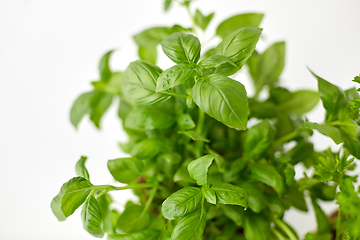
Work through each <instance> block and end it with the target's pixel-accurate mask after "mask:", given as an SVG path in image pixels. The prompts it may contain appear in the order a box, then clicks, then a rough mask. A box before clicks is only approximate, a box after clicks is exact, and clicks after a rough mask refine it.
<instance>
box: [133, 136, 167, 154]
mask: <svg viewBox="0 0 360 240" xmlns="http://www.w3.org/2000/svg"><path fill="white" fill-rule="evenodd" d="M166 140H167V139H166ZM165 142H166V141H165V140H164V139H161V138H147V139H144V140H142V141H141V142H139V143H137V144H135V146H133V148H132V149H131V157H133V158H138V159H151V158H154V157H155V156H156V155H158V154H159V153H161V152H162V151H164V147H165V145H166V144H165Z"/></svg>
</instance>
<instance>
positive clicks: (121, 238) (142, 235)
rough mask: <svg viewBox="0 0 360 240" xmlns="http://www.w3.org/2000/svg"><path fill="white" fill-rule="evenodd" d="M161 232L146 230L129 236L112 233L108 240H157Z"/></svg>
mask: <svg viewBox="0 0 360 240" xmlns="http://www.w3.org/2000/svg"><path fill="white" fill-rule="evenodd" d="M160 234H161V232H160V231H159V230H155V229H146V230H142V231H139V232H135V233H130V234H119V233H114V234H111V235H109V236H108V238H107V239H108V240H158V239H159V235H160Z"/></svg>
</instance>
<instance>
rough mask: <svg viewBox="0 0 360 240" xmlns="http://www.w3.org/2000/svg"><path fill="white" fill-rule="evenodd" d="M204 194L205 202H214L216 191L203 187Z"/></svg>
mask: <svg viewBox="0 0 360 240" xmlns="http://www.w3.org/2000/svg"><path fill="white" fill-rule="evenodd" d="M204 194H205V199H206V201H207V202H209V203H211V204H216V193H215V191H214V190H211V189H209V188H207V189H205V191H204Z"/></svg>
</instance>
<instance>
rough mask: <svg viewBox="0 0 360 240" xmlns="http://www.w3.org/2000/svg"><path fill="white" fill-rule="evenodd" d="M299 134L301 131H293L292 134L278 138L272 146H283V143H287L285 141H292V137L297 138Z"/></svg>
mask: <svg viewBox="0 0 360 240" xmlns="http://www.w3.org/2000/svg"><path fill="white" fill-rule="evenodd" d="M300 132H301V130H300V129H297V130H295V131H293V132H291V133H289V134H287V135H285V136H283V137H281V138H279V139H278V140H276V141H275V142H274V146H278V145H281V144H283V143H285V142H287V141H290V140H291V139H293V138H294V137H297V136H298V135H299V133H300Z"/></svg>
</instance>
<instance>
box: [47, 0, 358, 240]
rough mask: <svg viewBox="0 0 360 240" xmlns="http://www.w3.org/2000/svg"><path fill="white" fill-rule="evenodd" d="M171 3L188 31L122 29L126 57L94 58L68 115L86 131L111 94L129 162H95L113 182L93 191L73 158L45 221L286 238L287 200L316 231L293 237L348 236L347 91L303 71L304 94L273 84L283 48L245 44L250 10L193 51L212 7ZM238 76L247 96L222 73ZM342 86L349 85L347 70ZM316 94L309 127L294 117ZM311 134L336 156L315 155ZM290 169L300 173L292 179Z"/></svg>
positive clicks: (351, 128)
mask: <svg viewBox="0 0 360 240" xmlns="http://www.w3.org/2000/svg"><path fill="white" fill-rule="evenodd" d="M176 2H178V3H175V1H171V0H166V1H165V10H167V9H168V8H169V7H170V6H171V5H173V4H180V5H181V6H183V7H185V8H187V9H188V12H189V15H190V18H191V20H192V23H193V26H191V27H183V26H180V25H174V26H161V27H154V28H149V29H146V30H144V31H143V32H140V33H139V34H137V35H135V36H134V40H135V42H136V44H137V45H138V51H139V58H140V59H139V60H136V61H134V62H131V63H130V64H129V65H128V67H127V68H126V70H125V71H113V70H112V69H110V67H109V59H110V58H111V55H112V53H113V51H109V52H108V53H106V54H105V55H104V56H103V57H102V59H101V61H100V64H99V72H100V80H99V81H96V82H93V83H92V85H93V90H92V91H91V92H87V93H84V94H82V95H80V96H79V97H78V99H77V100H76V101H75V102H74V104H73V106H72V109H71V113H70V118H71V122H72V124H73V125H74V126H75V127H77V126H78V125H79V123H80V121H81V119H82V118H83V117H84V116H85V115H88V116H89V117H90V120H91V121H92V122H93V123H94V124H95V126H96V127H100V120H101V117H102V116H103V114H104V112H105V111H106V110H107V109H108V108H109V106H110V105H111V104H112V102H115V101H116V102H119V110H118V116H119V118H120V119H121V122H122V125H123V128H124V130H125V131H126V133H127V134H128V137H129V140H128V142H126V143H121V144H120V147H121V149H122V151H124V152H125V153H128V154H129V157H126V158H117V159H111V160H109V161H108V163H107V166H108V169H109V171H110V174H111V175H112V177H113V178H114V179H115V180H116V181H117V182H119V183H122V184H120V185H119V186H120V187H119V186H112V185H93V184H92V183H91V180H90V175H89V173H88V171H87V169H86V167H85V163H86V159H87V158H86V157H81V158H80V160H79V161H78V162H77V163H76V168H75V169H76V175H77V176H76V177H74V178H72V179H70V180H69V181H68V182H66V183H64V185H63V186H62V187H61V189H60V191H59V193H58V194H57V195H56V196H55V197H54V199H53V200H52V202H51V209H52V212H53V213H54V215H55V217H56V218H57V219H58V220H59V221H64V220H66V219H67V218H68V217H69V216H70V215H72V214H73V213H74V211H75V210H76V209H78V208H80V207H81V206H82V207H81V208H82V209H81V218H82V223H83V227H84V229H85V230H86V231H87V232H89V234H91V235H92V236H94V237H97V238H103V237H104V236H105V237H106V238H107V239H108V240H128V239H129V240H130V239H132V240H149V239H154V240H155V239H156V240H157V239H159V240H165V239H171V240H201V239H202V240H205V239H206V240H220V239H221V240H226V239H229V240H232V239H239V240H241V239H246V240H267V239H270V240H275V239H291V240H296V239H299V236H298V234H297V233H296V232H295V231H294V229H293V228H292V227H291V226H290V225H289V224H288V223H287V222H285V221H284V216H285V215H286V213H287V210H289V208H290V207H292V208H296V209H298V210H300V211H303V212H307V211H308V209H309V207H310V206H308V205H309V203H311V204H312V207H311V208H313V209H314V210H315V211H314V212H315V217H316V220H317V228H316V227H315V226H314V229H312V230H313V232H309V233H308V234H306V237H305V239H307V240H310V239H314V240H315V239H316V240H330V239H337V240H339V239H360V227H359V226H360V197H359V190H357V189H355V187H354V182H356V179H357V175H355V174H353V170H354V169H355V166H356V163H357V161H358V159H360V144H359V133H358V129H359V108H360V98H359V93H358V90H359V89H357V90H356V89H355V88H352V89H348V90H345V91H344V90H342V89H341V88H339V87H337V86H335V85H333V84H331V83H329V82H328V81H326V80H324V79H322V78H321V77H319V76H317V75H315V74H314V73H312V74H313V75H314V77H315V79H316V80H317V82H318V91H311V90H298V91H290V90H288V89H286V88H284V87H281V85H280V83H279V78H280V75H281V72H282V70H283V67H284V58H285V43H284V42H276V43H274V44H272V45H270V46H268V48H267V49H266V50H265V51H262V52H260V51H257V50H256V44H257V42H258V41H259V38H260V37H261V33H262V29H261V28H259V25H260V23H261V20H262V18H263V14H259V13H246V14H239V15H236V16H232V17H230V18H228V19H226V20H224V21H223V22H221V23H220V24H219V25H218V27H217V29H216V33H215V35H216V37H217V38H216V39H218V40H219V41H218V43H217V45H214V46H213V47H209V46H208V47H206V46H205V45H204V44H202V43H201V42H200V40H199V38H198V37H197V36H198V33H199V32H203V31H205V30H207V26H208V24H209V22H210V21H211V20H212V18H213V16H214V14H213V13H212V14H210V15H208V16H205V15H203V14H202V13H201V12H200V11H199V10H196V11H195V12H194V11H191V9H190V5H191V1H183V2H179V1H176ZM160 46H161V49H162V52H163V53H164V54H165V55H166V56H167V57H168V58H169V59H170V60H171V61H172V62H173V66H172V67H170V68H168V69H162V68H161V67H160V66H157V65H156V60H157V54H158V52H157V49H160ZM238 71H245V72H246V73H248V74H249V77H250V78H251V79H252V83H253V86H254V89H255V94H254V95H253V96H248V94H247V92H246V89H245V87H244V85H243V84H242V83H241V82H239V81H237V80H234V75H235V74H236V73H237V72H238ZM315 79H314V80H315ZM354 81H355V82H357V83H360V77H359V76H358V77H355V79H354ZM260 95H261V96H266V97H265V98H260V97H259V96H260ZM319 100H321V103H322V105H323V107H324V109H325V112H326V115H325V117H324V122H322V123H317V122H309V121H308V120H307V119H306V117H305V116H304V114H306V113H307V112H309V111H310V110H311V109H313V108H314V107H315V106H316V105H317V103H318V102H319ZM249 120H251V124H249ZM255 123H256V124H255ZM314 131H317V132H319V133H321V134H323V135H325V136H327V137H328V138H330V139H331V140H332V141H333V142H334V145H339V146H338V148H337V149H338V150H337V151H333V150H331V149H328V150H325V151H317V150H315V149H314V144H313V142H312V138H311V136H312V135H313V132H314ZM289 143H291V144H289ZM296 165H303V166H305V167H306V168H307V169H310V170H311V169H312V170H313V171H309V172H312V174H309V175H306V174H304V175H303V176H300V177H297V178H296V179H295V168H294V167H295V166H296ZM300 175H301V174H300ZM124 189H132V190H133V192H134V193H135V194H136V195H137V196H138V201H137V202H132V201H128V202H127V203H126V205H125V208H124V209H123V210H122V211H119V209H116V208H114V204H113V203H114V202H116V199H114V198H113V197H112V195H111V192H113V191H120V190H124ZM306 199H309V201H306ZM324 201H336V203H337V204H338V211H337V213H335V217H333V218H329V217H328V216H327V215H326V214H325V213H324V211H323V210H322V208H321V207H320V203H321V202H324Z"/></svg>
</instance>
